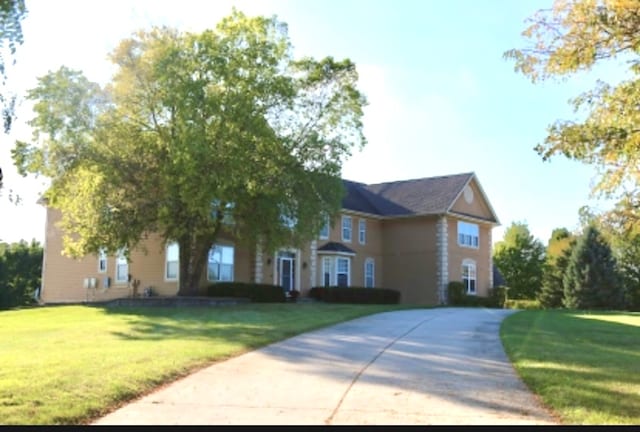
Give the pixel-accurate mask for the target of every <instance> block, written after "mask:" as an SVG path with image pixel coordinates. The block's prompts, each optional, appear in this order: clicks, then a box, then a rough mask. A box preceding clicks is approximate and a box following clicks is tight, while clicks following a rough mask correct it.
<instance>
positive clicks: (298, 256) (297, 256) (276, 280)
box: [272, 248, 302, 291]
mask: <svg viewBox="0 0 640 432" xmlns="http://www.w3.org/2000/svg"><path fill="white" fill-rule="evenodd" d="M280 252H289V253H293V254H294V255H295V260H296V262H295V266H296V268H295V274H296V276H295V281H294V283H295V285H294V288H295V289H296V290H297V291H300V290H301V288H302V285H300V280H301V279H300V277H301V272H302V264H301V261H302V259H301V258H302V253H301V252H300V249H294V248H281V249H278V250H277V251H276V252H275V253H274V254H273V261H272V262H273V266H274V271H273V284H274V285H280V281H279V279H280V275H279V273H278V272H279V269H278V254H279V253H280Z"/></svg>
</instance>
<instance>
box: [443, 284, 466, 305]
mask: <svg viewBox="0 0 640 432" xmlns="http://www.w3.org/2000/svg"><path fill="white" fill-rule="evenodd" d="M447 291H448V293H449V304H451V305H460V304H461V303H462V301H463V300H464V297H465V296H466V294H465V292H464V284H463V283H462V282H460V281H451V282H449V285H448V286H447Z"/></svg>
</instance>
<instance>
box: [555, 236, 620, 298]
mask: <svg viewBox="0 0 640 432" xmlns="http://www.w3.org/2000/svg"><path fill="white" fill-rule="evenodd" d="M563 286H564V298H563V304H564V306H565V307H567V308H569V309H617V308H620V307H622V306H623V303H624V289H623V286H622V284H621V281H620V279H619V277H618V273H617V264H616V260H615V257H614V256H613V253H612V251H611V247H610V246H609V244H608V242H607V241H606V239H605V238H604V237H603V236H602V234H601V233H600V231H599V230H598V229H597V228H596V227H595V226H589V227H587V228H586V230H585V231H584V233H583V234H582V236H581V237H580V238H579V239H578V241H577V243H576V245H575V247H574V248H573V251H572V253H571V257H570V258H569V263H568V264H567V269H566V271H565V274H564V279H563Z"/></svg>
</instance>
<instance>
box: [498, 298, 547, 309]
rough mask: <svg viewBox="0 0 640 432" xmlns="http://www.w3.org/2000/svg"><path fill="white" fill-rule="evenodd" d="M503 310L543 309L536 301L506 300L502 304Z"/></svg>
mask: <svg viewBox="0 0 640 432" xmlns="http://www.w3.org/2000/svg"><path fill="white" fill-rule="evenodd" d="M504 308H505V309H530V310H533V309H543V307H542V305H541V304H540V302H539V301H538V300H507V301H506V302H505V303H504Z"/></svg>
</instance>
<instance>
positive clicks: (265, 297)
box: [207, 282, 286, 303]
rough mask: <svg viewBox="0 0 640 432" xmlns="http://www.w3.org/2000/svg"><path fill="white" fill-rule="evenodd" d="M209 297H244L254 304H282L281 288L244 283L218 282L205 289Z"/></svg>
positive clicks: (283, 297)
mask: <svg viewBox="0 0 640 432" xmlns="http://www.w3.org/2000/svg"><path fill="white" fill-rule="evenodd" d="M207 296H209V297H245V298H248V299H249V300H251V301H252V302H254V303H284V302H285V301H286V298H285V294H284V290H283V289H282V287H281V286H278V285H270V284H258V283H245V282H218V283H214V284H210V285H209V286H208V287H207Z"/></svg>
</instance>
